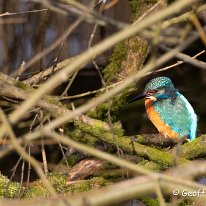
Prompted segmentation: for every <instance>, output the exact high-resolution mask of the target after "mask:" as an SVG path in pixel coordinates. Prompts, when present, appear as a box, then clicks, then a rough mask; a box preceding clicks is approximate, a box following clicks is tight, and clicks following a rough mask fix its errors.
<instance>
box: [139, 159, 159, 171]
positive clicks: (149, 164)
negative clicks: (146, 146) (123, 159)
mask: <svg viewBox="0 0 206 206" xmlns="http://www.w3.org/2000/svg"><path fill="white" fill-rule="evenodd" d="M138 165H139V166H142V167H144V168H146V169H149V170H151V171H156V172H159V171H161V170H162V168H161V166H160V165H159V164H157V163H155V162H152V161H148V160H144V161H142V162H140V163H139V164H138Z"/></svg>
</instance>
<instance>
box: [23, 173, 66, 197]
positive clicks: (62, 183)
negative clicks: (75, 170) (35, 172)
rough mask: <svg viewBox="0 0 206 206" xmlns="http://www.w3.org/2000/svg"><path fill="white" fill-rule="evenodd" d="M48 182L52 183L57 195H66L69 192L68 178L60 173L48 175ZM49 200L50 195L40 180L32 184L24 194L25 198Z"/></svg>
mask: <svg viewBox="0 0 206 206" xmlns="http://www.w3.org/2000/svg"><path fill="white" fill-rule="evenodd" d="M47 178H48V180H49V181H50V182H51V184H52V185H53V187H54V188H55V190H56V192H57V193H66V192H67V191H68V185H67V176H66V175H62V174H59V173H52V174H47ZM34 197H35V198H49V197H50V193H49V191H48V190H47V189H46V188H45V187H44V185H43V184H42V182H41V181H40V180H38V181H36V182H34V183H32V184H31V185H30V187H29V189H28V191H27V192H26V193H25V194H24V198H34Z"/></svg>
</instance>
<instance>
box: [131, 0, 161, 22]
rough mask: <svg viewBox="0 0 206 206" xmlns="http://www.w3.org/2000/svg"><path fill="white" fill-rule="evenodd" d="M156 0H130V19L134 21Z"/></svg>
mask: <svg viewBox="0 0 206 206" xmlns="http://www.w3.org/2000/svg"><path fill="white" fill-rule="evenodd" d="M157 1H158V0H130V1H129V2H130V7H131V10H132V17H131V20H132V21H134V20H135V19H137V17H139V16H140V15H142V14H143V13H144V12H145V11H146V9H148V8H149V7H151V6H152V5H154V4H155V3H157Z"/></svg>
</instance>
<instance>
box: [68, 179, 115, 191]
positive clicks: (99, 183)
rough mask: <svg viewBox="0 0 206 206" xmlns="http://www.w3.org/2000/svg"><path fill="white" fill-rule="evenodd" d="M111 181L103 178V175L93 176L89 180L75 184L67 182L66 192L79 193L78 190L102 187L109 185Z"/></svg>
mask: <svg viewBox="0 0 206 206" xmlns="http://www.w3.org/2000/svg"><path fill="white" fill-rule="evenodd" d="M111 184H112V182H111V181H109V180H106V179H104V178H103V177H94V178H92V179H90V180H84V181H79V182H76V183H75V184H69V186H68V192H69V193H71V192H72V194H73V193H80V192H86V191H89V190H91V189H95V188H98V189H99V188H100V187H104V186H107V185H111Z"/></svg>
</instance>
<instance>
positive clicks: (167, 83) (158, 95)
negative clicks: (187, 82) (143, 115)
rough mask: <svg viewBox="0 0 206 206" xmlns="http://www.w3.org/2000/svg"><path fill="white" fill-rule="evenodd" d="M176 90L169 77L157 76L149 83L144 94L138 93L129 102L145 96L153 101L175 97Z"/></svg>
mask: <svg viewBox="0 0 206 206" xmlns="http://www.w3.org/2000/svg"><path fill="white" fill-rule="evenodd" d="M176 91H177V90H176V89H175V87H174V85H173V83H172V81H171V79H169V78H168V77H157V78H154V79H152V80H150V81H149V82H148V83H147V85H146V86H145V89H144V92H143V93H142V94H139V95H137V96H136V97H134V98H133V99H131V100H130V101H129V102H134V101H136V100H139V99H141V98H144V97H145V98H146V99H151V100H152V101H157V100H161V99H168V98H174V97H175V96H176Z"/></svg>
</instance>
